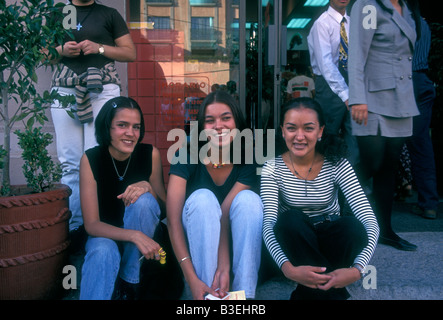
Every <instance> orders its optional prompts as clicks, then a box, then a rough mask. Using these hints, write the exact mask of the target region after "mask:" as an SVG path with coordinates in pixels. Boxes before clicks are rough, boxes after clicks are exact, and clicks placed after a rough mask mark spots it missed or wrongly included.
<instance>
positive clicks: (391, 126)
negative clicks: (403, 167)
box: [348, 0, 419, 251]
mask: <svg viewBox="0 0 443 320" xmlns="http://www.w3.org/2000/svg"><path fill="white" fill-rule="evenodd" d="M413 13H414V16H413ZM415 19H416V12H413V11H411V10H410V8H409V6H408V4H407V3H406V2H405V1H403V0H357V1H356V2H355V4H354V5H353V7H352V11H351V26H350V30H351V32H350V39H349V43H350V45H349V64H348V72H349V79H351V81H350V84H349V106H350V107H351V114H352V119H353V121H352V122H351V123H352V132H353V134H354V135H356V136H357V142H358V144H359V149H360V160H361V162H360V168H359V169H360V172H359V178H360V181H361V182H362V183H363V184H365V183H366V182H367V181H369V180H370V179H371V178H372V193H370V194H368V197H369V199H370V200H371V204H372V206H373V209H374V211H375V213H376V215H377V219H378V223H379V226H380V237H379V242H380V243H384V244H387V245H391V246H393V247H395V248H397V249H400V250H408V251H412V250H416V248H417V247H416V246H415V245H413V244H411V243H409V242H408V241H406V240H404V239H401V238H400V237H399V236H398V235H397V234H396V233H395V232H394V231H393V229H392V225H391V214H392V204H393V198H394V190H395V173H396V172H397V170H396V167H397V165H398V161H399V157H400V152H401V149H402V147H403V145H404V143H405V140H406V137H409V136H411V135H412V118H413V117H414V116H416V115H418V114H419V112H418V109H417V105H416V103H415V97H414V88H413V82H412V57H413V51H414V45H415V41H416V38H417V30H416V26H415ZM366 190H368V189H366Z"/></svg>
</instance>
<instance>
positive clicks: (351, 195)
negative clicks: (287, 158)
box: [260, 156, 379, 268]
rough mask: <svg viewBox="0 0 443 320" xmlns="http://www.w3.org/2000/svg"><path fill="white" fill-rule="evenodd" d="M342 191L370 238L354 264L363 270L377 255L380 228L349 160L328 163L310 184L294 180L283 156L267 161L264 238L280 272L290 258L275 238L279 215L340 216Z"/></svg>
mask: <svg viewBox="0 0 443 320" xmlns="http://www.w3.org/2000/svg"><path fill="white" fill-rule="evenodd" d="M339 189H341V190H342V192H343V194H344V196H345V198H346V200H347V201H348V203H349V206H350V208H351V210H352V212H353V213H354V215H355V217H356V218H357V219H358V220H359V221H360V222H361V223H362V224H363V226H364V228H365V229H366V232H367V235H368V245H367V246H366V247H365V248H364V249H363V250H362V252H361V253H360V254H358V255H357V257H356V258H355V259H354V263H358V264H359V265H361V266H362V267H363V268H364V267H366V265H367V264H368V263H369V261H370V259H371V257H372V255H373V254H374V251H375V247H376V245H377V240H378V235H379V227H378V223H377V219H376V217H375V215H374V213H373V211H372V208H371V206H370V204H369V202H368V200H367V198H366V195H365V194H364V192H363V190H362V188H361V186H360V183H359V182H358V180H357V177H356V175H355V173H354V169H353V168H352V166H351V165H350V164H349V162H348V160H346V159H342V160H341V161H339V162H338V163H336V164H335V165H334V164H333V163H332V162H330V161H328V160H327V159H325V160H324V163H323V166H322V169H321V170H320V173H319V174H318V176H317V177H316V178H315V179H313V180H308V181H305V180H302V179H299V178H297V177H296V176H294V174H293V173H292V172H291V171H290V170H289V168H288V167H287V166H286V164H285V162H284V161H283V159H282V157H281V156H279V157H277V158H275V159H272V160H268V161H267V162H266V163H265V164H264V166H263V169H262V173H261V190H260V195H261V198H262V201H263V205H264V220H263V238H264V241H265V244H266V247H267V248H268V250H269V252H270V253H271V256H272V257H273V259H274V260H275V262H276V263H277V265H278V266H279V267H280V268H281V266H282V265H283V263H284V262H286V261H288V258H287V257H286V255H285V253H284V252H283V250H282V249H281V247H280V244H279V243H278V242H277V240H276V237H275V234H274V226H275V224H276V222H277V218H278V215H279V213H282V212H285V211H287V210H289V209H291V208H297V209H299V210H302V211H303V212H304V213H305V214H306V215H308V216H310V217H313V216H318V215H324V214H330V215H331V214H334V215H339V214H340V207H339V204H338V190H339ZM306 192H307V193H306Z"/></svg>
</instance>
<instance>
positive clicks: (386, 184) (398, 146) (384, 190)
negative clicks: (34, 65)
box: [357, 135, 406, 239]
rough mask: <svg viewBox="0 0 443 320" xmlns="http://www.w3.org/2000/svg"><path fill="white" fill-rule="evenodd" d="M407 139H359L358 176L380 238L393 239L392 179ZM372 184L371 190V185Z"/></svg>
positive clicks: (363, 137) (369, 137) (368, 137)
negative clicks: (374, 217) (378, 229)
mask: <svg viewBox="0 0 443 320" xmlns="http://www.w3.org/2000/svg"><path fill="white" fill-rule="evenodd" d="M405 139H406V138H388V137H383V136H380V135H378V136H359V137H357V141H358V144H359V146H360V165H359V167H358V169H357V175H358V178H359V180H360V183H361V185H362V186H363V187H365V189H366V195H367V197H368V200H369V202H370V203H371V206H372V209H373V210H374V213H375V215H376V217H377V221H378V224H379V226H380V236H382V237H386V238H391V239H395V238H396V235H395V232H394V230H393V228H392V221H391V218H392V205H393V202H394V192H395V176H396V172H397V168H398V164H399V159H400V153H401V150H402V148H403V145H404V144H405ZM371 181H372V187H370V183H371Z"/></svg>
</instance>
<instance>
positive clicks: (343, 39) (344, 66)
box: [339, 18, 348, 83]
mask: <svg viewBox="0 0 443 320" xmlns="http://www.w3.org/2000/svg"><path fill="white" fill-rule="evenodd" d="M345 22H346V18H343V20H342V21H341V22H340V54H339V69H340V72H341V74H342V75H343V77H344V78H345V80H346V83H347V82H348V36H347V34H346V29H345Z"/></svg>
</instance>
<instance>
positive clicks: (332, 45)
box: [308, 0, 358, 166]
mask: <svg viewBox="0 0 443 320" xmlns="http://www.w3.org/2000/svg"><path fill="white" fill-rule="evenodd" d="M348 4H349V0H330V1H329V7H328V10H326V11H325V12H324V13H323V14H322V15H321V16H320V17H319V18H318V19H317V20H316V21H315V22H314V25H313V26H312V28H311V31H310V33H309V35H308V46H309V53H310V57H311V66H312V71H313V73H314V75H315V77H314V79H315V92H316V94H315V99H316V100H317V101H318V102H319V103H320V105H321V106H322V108H323V111H324V115H325V120H326V127H325V130H326V132H327V133H330V134H336V135H341V136H342V137H343V138H344V140H345V142H346V145H347V146H348V152H349V156H348V160H349V161H350V163H351V164H352V165H354V166H355V165H356V164H357V163H358V145H357V141H356V139H355V137H354V136H353V135H352V130H351V118H350V112H349V110H348V98H349V88H348V84H347V80H345V79H346V78H347V72H346V70H345V71H343V70H339V56H340V28H341V23H342V20H343V19H344V20H343V21H344V28H345V30H346V35H347V38H349V16H348V15H347V13H346V7H347V6H348Z"/></svg>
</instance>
